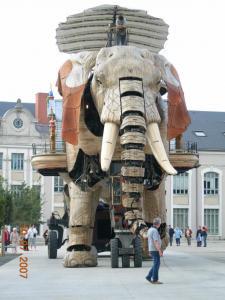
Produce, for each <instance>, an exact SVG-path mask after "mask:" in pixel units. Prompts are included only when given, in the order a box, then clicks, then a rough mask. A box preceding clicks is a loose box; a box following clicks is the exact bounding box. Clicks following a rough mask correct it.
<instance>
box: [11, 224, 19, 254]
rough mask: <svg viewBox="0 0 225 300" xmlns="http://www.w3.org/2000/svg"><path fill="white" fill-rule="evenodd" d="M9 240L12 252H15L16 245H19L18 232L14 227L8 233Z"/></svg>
mask: <svg viewBox="0 0 225 300" xmlns="http://www.w3.org/2000/svg"><path fill="white" fill-rule="evenodd" d="M10 242H11V243H12V247H13V249H14V253H17V247H18V245H19V234H18V232H17V229H16V227H14V228H13V231H12V232H11V234H10Z"/></svg>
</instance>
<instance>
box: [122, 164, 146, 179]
mask: <svg viewBox="0 0 225 300" xmlns="http://www.w3.org/2000/svg"><path fill="white" fill-rule="evenodd" d="M144 174H145V169H144V168H139V167H126V166H123V167H122V168H121V175H122V176H129V177H144Z"/></svg>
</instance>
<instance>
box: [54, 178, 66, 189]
mask: <svg viewBox="0 0 225 300" xmlns="http://www.w3.org/2000/svg"><path fill="white" fill-rule="evenodd" d="M63 187H64V184H63V179H62V178H61V177H60V176H55V177H54V192H62V191H63Z"/></svg>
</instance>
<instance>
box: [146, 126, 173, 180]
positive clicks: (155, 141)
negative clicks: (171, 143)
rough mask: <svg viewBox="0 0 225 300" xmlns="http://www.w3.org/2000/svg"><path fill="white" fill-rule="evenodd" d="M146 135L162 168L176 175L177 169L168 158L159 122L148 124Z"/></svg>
mask: <svg viewBox="0 0 225 300" xmlns="http://www.w3.org/2000/svg"><path fill="white" fill-rule="evenodd" d="M146 136H147V140H148V143H149V145H150V148H151V150H152V153H153V155H154V157H155V159H156V160H157V162H158V164H159V165H160V166H161V168H162V169H163V170H164V171H165V172H166V173H167V174H169V175H176V174H177V171H176V170H175V169H174V168H173V166H172V165H171V163H170V161H169V159H168V156H167V154H166V151H165V148H164V145H163V142H162V139H161V136H160V132H159V126H158V124H157V123H150V124H148V126H147V131H146Z"/></svg>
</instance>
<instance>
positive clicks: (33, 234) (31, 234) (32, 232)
mask: <svg viewBox="0 0 225 300" xmlns="http://www.w3.org/2000/svg"><path fill="white" fill-rule="evenodd" d="M37 233H38V232H37V229H36V228H35V225H34V224H33V225H32V227H30V228H29V229H28V232H27V234H28V238H29V243H30V250H32V248H33V247H34V249H35V250H36V239H37Z"/></svg>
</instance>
